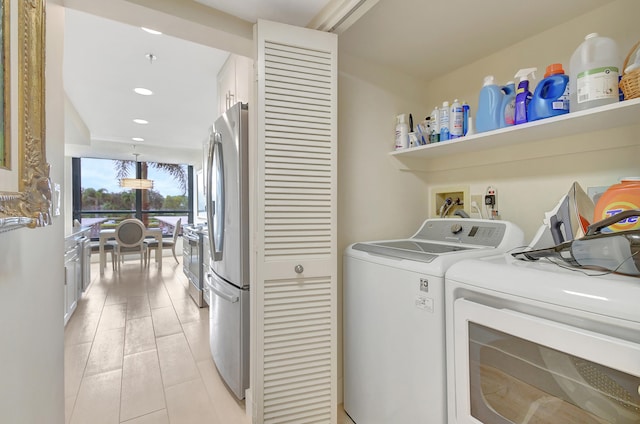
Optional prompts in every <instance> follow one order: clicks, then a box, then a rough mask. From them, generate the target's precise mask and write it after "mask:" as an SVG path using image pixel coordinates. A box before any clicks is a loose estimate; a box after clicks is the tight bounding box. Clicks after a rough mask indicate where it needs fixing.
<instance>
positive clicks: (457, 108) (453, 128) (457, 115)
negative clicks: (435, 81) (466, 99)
mask: <svg viewBox="0 0 640 424" xmlns="http://www.w3.org/2000/svg"><path fill="white" fill-rule="evenodd" d="M463 122H464V114H463V111H462V105H461V104H460V102H459V101H458V99H455V100H454V101H453V104H452V105H451V109H450V113H449V137H450V138H451V139H452V140H453V139H454V138H458V137H462V135H463Z"/></svg>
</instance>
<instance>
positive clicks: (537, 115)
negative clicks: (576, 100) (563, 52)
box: [528, 63, 569, 121]
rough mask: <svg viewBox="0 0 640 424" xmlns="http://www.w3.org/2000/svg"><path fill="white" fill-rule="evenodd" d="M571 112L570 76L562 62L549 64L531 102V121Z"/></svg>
mask: <svg viewBox="0 0 640 424" xmlns="http://www.w3.org/2000/svg"><path fill="white" fill-rule="evenodd" d="M565 113H569V76H568V75H565V73H564V69H562V64H561V63H554V64H551V65H549V66H547V70H546V72H545V74H544V79H543V80H542V81H540V82H539V83H538V85H537V87H536V89H535V91H534V93H533V97H532V98H531V101H530V102H529V109H528V117H529V121H536V120H538V119H544V118H549V117H551V116H557V115H563V114H565Z"/></svg>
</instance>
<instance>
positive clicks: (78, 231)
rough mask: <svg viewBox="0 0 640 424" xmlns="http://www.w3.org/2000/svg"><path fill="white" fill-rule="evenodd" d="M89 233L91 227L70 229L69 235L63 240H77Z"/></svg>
mask: <svg viewBox="0 0 640 424" xmlns="http://www.w3.org/2000/svg"><path fill="white" fill-rule="evenodd" d="M90 231H91V227H72V228H71V233H70V234H67V235H66V236H65V239H68V238H78V237H81V236H88V235H89V232H90Z"/></svg>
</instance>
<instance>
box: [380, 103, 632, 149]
mask: <svg viewBox="0 0 640 424" xmlns="http://www.w3.org/2000/svg"><path fill="white" fill-rule="evenodd" d="M638 123H640V99H632V100H626V101H623V102H619V103H614V104H610V105H605V106H599V107H596V108H592V109H587V110H582V111H579V112H573V113H568V114H565V115H560V116H555V117H553V118H547V119H542V120H539V121H534V122H527V123H526V124H522V125H515V126H511V127H507V128H500V129H498V130H494V131H488V132H484V133H480V134H473V135H470V136H468V137H462V138H459V139H456V140H448V141H443V142H440V143H434V144H427V145H425V146H418V147H412V148H409V149H404V150H397V151H393V152H390V153H389V155H390V156H393V157H395V158H396V159H398V160H400V161H403V160H404V159H410V160H413V159H434V158H440V157H444V156H450V155H455V154H462V153H472V152H478V151H484V150H488V149H496V148H501V147H508V146H513V145H518V144H526V143H532V142H535V141H540V140H548V139H553V138H558V137H566V136H571V135H579V134H584V133H589V132H595V131H603V130H607V129H612V128H617V127H624V126H628V125H635V124H638Z"/></svg>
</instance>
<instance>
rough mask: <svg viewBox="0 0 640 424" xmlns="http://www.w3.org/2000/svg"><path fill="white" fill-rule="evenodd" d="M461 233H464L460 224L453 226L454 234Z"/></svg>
mask: <svg viewBox="0 0 640 424" xmlns="http://www.w3.org/2000/svg"><path fill="white" fill-rule="evenodd" d="M460 231H462V225H460V224H453V225H452V226H451V232H452V233H453V234H458V233H459V232H460Z"/></svg>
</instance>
